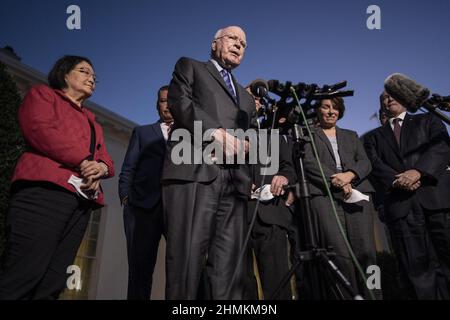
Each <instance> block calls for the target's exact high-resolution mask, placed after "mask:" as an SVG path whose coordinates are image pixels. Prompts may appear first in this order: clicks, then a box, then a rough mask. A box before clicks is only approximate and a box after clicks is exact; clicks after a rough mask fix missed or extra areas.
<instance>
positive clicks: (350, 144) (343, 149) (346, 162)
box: [304, 127, 375, 200]
mask: <svg viewBox="0 0 450 320" xmlns="http://www.w3.org/2000/svg"><path fill="white" fill-rule="evenodd" d="M313 135H314V139H315V142H316V146H317V153H318V154H319V158H320V162H321V164H322V168H323V171H324V174H325V177H326V178H327V181H328V186H329V187H330V189H331V191H332V192H333V195H334V197H335V198H336V199H341V200H342V199H343V193H342V190H338V189H336V188H334V187H332V185H331V178H330V177H331V175H333V174H335V173H337V169H336V159H335V157H334V153H333V148H332V146H331V143H330V141H329V140H328V138H327V136H326V135H325V133H324V132H323V130H322V129H321V128H314V130H313ZM336 139H337V144H338V149H339V156H340V159H341V165H342V171H343V172H346V171H353V172H354V173H355V174H356V175H357V177H358V178H357V179H356V180H354V181H353V182H352V185H353V187H354V188H356V189H358V190H359V191H361V192H363V193H365V192H366V193H367V192H374V191H375V190H374V189H373V187H372V185H371V184H370V182H369V181H368V180H367V176H368V175H369V173H370V171H371V169H372V166H371V164H370V161H369V159H368V158H367V155H366V152H365V151H364V147H363V144H362V143H361V141H360V140H359V138H358V134H357V133H356V132H354V131H351V130H347V129H341V128H339V127H336ZM304 166H305V172H306V176H307V178H308V180H309V182H310V192H311V195H312V196H314V195H322V196H326V194H327V193H326V189H325V184H324V182H323V181H322V176H321V174H320V170H319V166H318V165H317V161H316V159H315V157H314V153H313V150H312V147H311V144H309V143H308V144H306V146H305V160H304Z"/></svg>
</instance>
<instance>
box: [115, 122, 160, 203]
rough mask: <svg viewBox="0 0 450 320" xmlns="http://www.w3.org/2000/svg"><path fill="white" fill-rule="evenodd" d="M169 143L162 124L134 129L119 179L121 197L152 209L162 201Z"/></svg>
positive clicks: (157, 123)
mask: <svg viewBox="0 0 450 320" xmlns="http://www.w3.org/2000/svg"><path fill="white" fill-rule="evenodd" d="M165 151H166V141H165V140H164V136H163V133H162V131H161V126H160V122H156V123H154V124H151V125H145V126H139V127H136V128H134V130H133V133H132V135H131V138H130V143H129V145H128V149H127V153H126V155H125V159H124V161H123V165H122V171H121V173H120V176H119V196H120V199H121V200H122V199H123V198H124V197H125V196H128V202H129V203H130V204H131V205H133V206H136V207H140V208H145V209H151V208H152V207H153V206H154V205H155V204H156V203H157V202H158V201H159V199H160V198H161V182H160V180H161V174H162V168H163V162H164V155H165Z"/></svg>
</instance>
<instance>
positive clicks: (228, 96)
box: [162, 26, 255, 299]
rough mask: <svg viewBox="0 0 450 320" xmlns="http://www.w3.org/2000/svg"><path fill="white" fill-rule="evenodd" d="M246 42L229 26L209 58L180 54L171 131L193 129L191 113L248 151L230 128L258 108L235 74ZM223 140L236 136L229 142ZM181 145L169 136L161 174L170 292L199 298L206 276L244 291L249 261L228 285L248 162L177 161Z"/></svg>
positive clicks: (220, 291) (231, 291)
mask: <svg viewBox="0 0 450 320" xmlns="http://www.w3.org/2000/svg"><path fill="white" fill-rule="evenodd" d="M246 46H247V43H246V36H245V33H244V31H243V30H242V29H241V28H239V27H235V26H232V27H227V28H224V29H221V30H219V31H218V32H217V33H216V34H215V37H214V39H213V41H212V43H211V59H210V60H209V61H207V62H200V61H196V60H193V59H190V58H185V57H183V58H181V59H180V60H178V62H177V63H176V65H175V70H174V72H173V78H172V81H171V83H170V87H169V105H170V111H171V113H172V115H173V118H174V120H175V122H174V128H173V129H174V130H173V131H172V133H173V135H175V133H176V132H177V129H185V130H187V131H188V132H189V134H190V136H191V137H193V136H194V121H201V124H202V132H201V133H202V134H203V133H205V131H206V130H210V129H213V130H212V132H213V133H212V134H211V136H212V138H213V140H215V141H216V142H218V143H219V144H220V145H221V146H222V152H223V153H224V154H225V155H226V156H231V157H233V156H235V155H237V154H238V153H239V152H244V150H247V151H248V143H246V142H243V141H241V140H238V139H237V138H235V137H234V136H232V135H231V134H229V133H227V132H226V131H225V129H238V128H240V129H243V130H246V129H248V127H249V125H250V117H251V115H252V114H253V112H254V110H255V104H254V101H253V98H252V97H251V96H250V95H249V94H248V93H247V92H246V90H245V89H244V88H243V87H242V86H241V85H239V84H238V83H237V82H236V80H235V77H234V76H233V75H232V74H231V70H232V69H234V68H236V67H237V66H239V65H240V63H241V60H242V58H243V56H244V52H245V48H246ZM179 132H180V131H179ZM225 141H227V142H230V141H232V142H234V143H233V144H229V145H228V144H227V143H225ZM176 145H177V142H176V141H169V143H168V152H167V153H166V155H167V156H166V160H165V165H164V170H163V177H162V182H163V203H164V210H165V224H166V231H167V233H166V234H167V255H166V298H167V299H197V298H199V289H200V287H201V283H204V282H203V281H201V278H202V276H203V277H205V278H206V279H207V281H206V282H207V283H208V284H209V286H208V288H206V296H207V297H209V298H212V299H242V297H243V290H244V284H243V282H244V278H245V270H244V266H240V267H238V269H237V270H239V271H238V275H237V277H236V281H235V283H234V285H233V286H232V287H229V286H231V279H232V277H233V273H234V270H235V268H236V264H237V257H238V255H239V252H240V250H241V249H242V246H243V242H244V237H245V232H246V206H247V197H248V196H249V194H250V190H251V179H250V173H249V168H248V166H247V165H245V164H216V163H212V164H207V163H205V162H203V161H202V163H181V164H175V162H174V161H173V160H174V159H173V157H172V150H174V147H175V146H176ZM227 145H228V146H230V145H231V148H227ZM204 146H205V143H203V147H204ZM192 147H193V148H192V150H193V149H194V148H195V143H194V142H193V144H192ZM216 156H217V154H216Z"/></svg>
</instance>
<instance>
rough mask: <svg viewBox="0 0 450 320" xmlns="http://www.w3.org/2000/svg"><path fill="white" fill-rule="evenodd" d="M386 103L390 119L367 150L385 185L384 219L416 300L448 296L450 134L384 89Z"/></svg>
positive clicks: (376, 176) (376, 174)
mask: <svg viewBox="0 0 450 320" xmlns="http://www.w3.org/2000/svg"><path fill="white" fill-rule="evenodd" d="M383 103H384V106H385V108H386V110H387V113H388V116H389V121H388V122H387V123H386V124H385V125H383V126H382V127H380V128H378V129H376V131H375V132H374V133H373V134H371V135H370V136H369V137H368V138H367V139H365V148H366V151H367V154H368V156H369V159H370V160H371V161H372V166H373V171H372V177H373V178H374V179H376V180H377V181H378V185H379V186H381V187H382V191H383V200H384V201H383V202H384V220H385V221H386V223H387V225H388V228H389V230H390V233H391V239H392V244H393V247H394V251H395V253H396V255H397V257H398V259H399V263H400V271H401V275H402V278H403V281H404V284H405V289H406V290H407V292H408V293H409V298H412V299H440V298H444V299H448V297H449V291H448V284H449V279H450V271H449V270H450V269H449V267H450V237H449V230H450V197H449V190H450V171H448V170H446V167H447V164H448V163H449V160H450V142H449V137H448V133H447V130H446V128H445V126H444V125H443V124H442V122H441V121H440V120H439V119H438V118H436V117H435V116H433V115H431V114H419V115H409V114H407V113H406V109H405V106H403V105H402V104H400V103H399V102H398V101H396V100H395V99H393V98H392V97H391V96H390V95H389V94H387V93H386V92H384V93H383ZM436 257H437V258H436Z"/></svg>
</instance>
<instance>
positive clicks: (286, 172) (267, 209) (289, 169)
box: [248, 136, 297, 228]
mask: <svg viewBox="0 0 450 320" xmlns="http://www.w3.org/2000/svg"><path fill="white" fill-rule="evenodd" d="M260 169H261V166H260V165H259V164H256V165H252V167H251V172H252V181H253V183H254V184H255V186H256V188H259V187H261V183H262V180H263V177H264V176H263V175H262V174H261V171H260ZM276 175H279V176H284V177H286V178H287V179H288V180H289V184H294V183H296V182H297V178H296V174H295V169H294V165H293V163H292V141H291V140H290V139H289V140H286V139H285V137H284V136H280V149H279V170H278V173H277V174H276ZM273 177H274V175H266V176H265V179H264V184H271V182H272V179H273ZM285 195H286V196H287V192H286V193H285ZM283 198H284V197H275V198H274V199H272V200H271V201H269V202H260V204H259V207H258V215H259V217H260V218H261V220H262V221H263V222H264V223H267V224H276V225H279V226H282V227H285V228H290V227H292V224H293V219H292V213H291V211H290V210H289V209H288V208H287V207H286V205H285V202H286V201H285V199H283ZM255 205H256V200H251V201H249V204H248V214H249V219H251V218H252V215H253V211H254V210H255Z"/></svg>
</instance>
